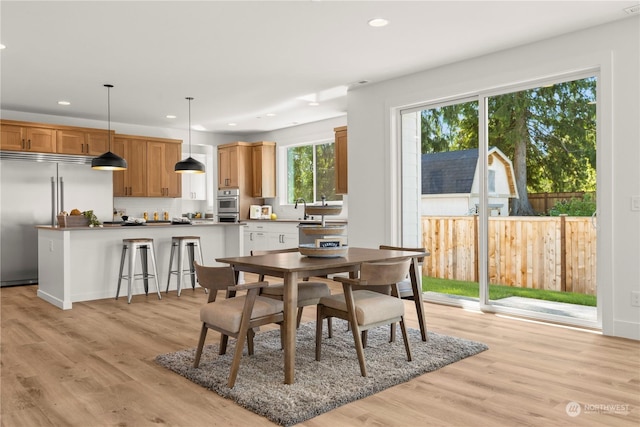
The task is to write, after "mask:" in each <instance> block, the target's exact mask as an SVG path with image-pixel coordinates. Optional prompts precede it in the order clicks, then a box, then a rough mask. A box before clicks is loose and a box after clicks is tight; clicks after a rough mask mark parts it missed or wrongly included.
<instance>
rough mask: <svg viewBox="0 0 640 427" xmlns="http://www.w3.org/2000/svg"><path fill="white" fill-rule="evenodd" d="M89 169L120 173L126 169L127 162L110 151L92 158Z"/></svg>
mask: <svg viewBox="0 0 640 427" xmlns="http://www.w3.org/2000/svg"><path fill="white" fill-rule="evenodd" d="M91 169H96V170H106V171H122V170H125V169H127V161H126V160H125V159H123V158H122V157H120V156H118V155H116V154H113V153H112V152H111V151H107V152H106V153H104V154H102V155H100V156H98V157H94V158H93V159H92V160H91Z"/></svg>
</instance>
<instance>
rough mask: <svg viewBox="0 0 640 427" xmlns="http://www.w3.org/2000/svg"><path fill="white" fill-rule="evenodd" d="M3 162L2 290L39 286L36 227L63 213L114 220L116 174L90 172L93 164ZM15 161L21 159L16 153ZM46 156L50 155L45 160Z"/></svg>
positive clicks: (0, 208) (0, 188) (0, 181)
mask: <svg viewBox="0 0 640 427" xmlns="http://www.w3.org/2000/svg"><path fill="white" fill-rule="evenodd" d="M2 154H3V157H2V159H1V160H0V223H1V231H0V233H1V234H0V241H1V242H2V244H1V247H0V259H1V265H0V268H1V269H0V286H13V285H22V284H32V283H37V282H38V233H37V230H36V228H35V226H36V225H52V223H53V224H55V221H56V215H57V214H58V212H60V211H62V210H66V211H68V212H70V211H71V210H72V209H79V210H81V211H86V210H93V211H94V213H95V214H96V216H97V217H98V219H99V220H100V221H111V219H112V218H113V184H112V183H113V181H112V176H113V174H112V172H108V171H97V170H93V169H91V166H90V165H89V164H72V163H70V162H74V161H75V162H78V161H84V162H87V161H89V160H88V159H86V158H85V159H82V158H78V159H73V158H64V156H58V157H56V158H54V159H57V160H58V161H52V160H48V161H35V160H33V159H34V158H35V157H30V158H29V160H14V159H8V158H7V157H10V155H6V152H3V153H2ZM16 157H20V156H19V155H16ZM45 158H46V157H45Z"/></svg>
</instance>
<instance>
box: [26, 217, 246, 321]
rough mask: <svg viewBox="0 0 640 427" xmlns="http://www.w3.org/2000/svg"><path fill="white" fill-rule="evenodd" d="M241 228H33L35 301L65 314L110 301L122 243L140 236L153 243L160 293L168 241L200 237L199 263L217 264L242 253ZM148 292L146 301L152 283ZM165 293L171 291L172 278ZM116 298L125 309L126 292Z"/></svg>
mask: <svg viewBox="0 0 640 427" xmlns="http://www.w3.org/2000/svg"><path fill="white" fill-rule="evenodd" d="M243 226H244V224H243V223H216V222H211V223H202V224H191V225H188V224H187V225H172V224H169V223H160V224H153V225H151V224H147V225H145V226H127V227H125V226H122V225H116V224H114V225H105V226H104V227H68V228H62V227H51V226H38V227H37V229H38V296H39V297H40V298H42V299H44V300H45V301H47V302H49V303H51V304H53V305H55V306H56V307H59V308H61V309H64V310H69V309H71V308H72V305H73V303H74V302H80V301H91V300H97V299H104V298H115V296H116V289H117V285H118V273H119V269H120V257H121V253H122V252H121V251H122V239H130V238H142V237H145V238H152V239H153V240H154V246H155V250H156V262H157V266H158V275H159V276H160V277H159V278H158V283H159V285H160V290H161V292H163V293H164V291H165V290H166V286H167V275H168V272H169V255H170V251H171V238H172V237H174V236H200V243H201V245H202V253H203V256H204V263H205V264H206V265H217V263H216V262H215V259H216V258H222V257H231V256H240V255H242V254H243V229H244V227H243ZM138 259H139V258H138ZM174 262H175V261H174ZM137 267H138V268H139V265H138V266H137ZM125 270H126V267H125ZM183 283H184V282H183ZM149 288H150V289H149V298H157V294H156V293H155V288H154V283H153V280H151V281H150V284H149ZM183 288H184V285H183ZM187 289H188V287H187ZM152 290H153V292H152ZM185 290H186V289H183V292H184V291H185ZM169 291H170V292H171V291H174V292H175V291H176V279H175V277H174V278H173V279H172V281H171V286H170V288H169ZM121 293H122V291H121ZM132 293H133V295H139V294H144V285H143V282H142V280H137V281H135V283H134V285H133V289H132ZM122 299H123V303H124V304H126V292H125V295H124V298H122ZM133 303H135V299H134V301H133Z"/></svg>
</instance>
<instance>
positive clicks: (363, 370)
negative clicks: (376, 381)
mask: <svg viewBox="0 0 640 427" xmlns="http://www.w3.org/2000/svg"><path fill="white" fill-rule="evenodd" d="M349 322H350V323H352V325H351V331H352V332H353V341H354V342H355V347H356V353H358V363H360V373H361V374H362V376H363V377H366V376H367V366H366V364H365V363H364V348H363V347H362V341H361V339H360V330H359V328H358V325H356V324H355V322H356V321H355V320H353V319H352V320H350V321H349ZM362 332H366V331H362Z"/></svg>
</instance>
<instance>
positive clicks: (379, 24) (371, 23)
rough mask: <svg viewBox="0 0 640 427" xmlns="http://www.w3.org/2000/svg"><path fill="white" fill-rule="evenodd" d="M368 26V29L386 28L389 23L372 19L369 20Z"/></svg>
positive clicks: (384, 20)
mask: <svg viewBox="0 0 640 427" xmlns="http://www.w3.org/2000/svg"><path fill="white" fill-rule="evenodd" d="M368 24H369V26H370V27H386V26H387V25H389V21H387V20H386V19H384V18H372V19H369V21H368Z"/></svg>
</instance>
